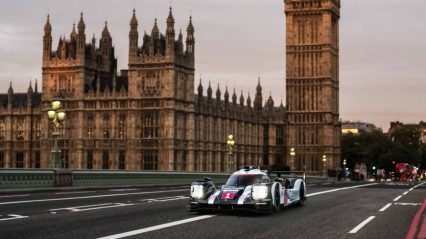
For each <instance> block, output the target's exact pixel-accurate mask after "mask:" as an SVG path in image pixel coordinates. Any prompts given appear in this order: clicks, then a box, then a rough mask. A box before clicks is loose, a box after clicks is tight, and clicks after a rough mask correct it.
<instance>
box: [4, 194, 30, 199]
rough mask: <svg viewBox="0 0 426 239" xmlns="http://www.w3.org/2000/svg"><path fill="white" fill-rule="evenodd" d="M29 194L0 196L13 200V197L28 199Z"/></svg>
mask: <svg viewBox="0 0 426 239" xmlns="http://www.w3.org/2000/svg"><path fill="white" fill-rule="evenodd" d="M28 196H30V195H29V194H20V195H7V196H0V198H13V197H28Z"/></svg>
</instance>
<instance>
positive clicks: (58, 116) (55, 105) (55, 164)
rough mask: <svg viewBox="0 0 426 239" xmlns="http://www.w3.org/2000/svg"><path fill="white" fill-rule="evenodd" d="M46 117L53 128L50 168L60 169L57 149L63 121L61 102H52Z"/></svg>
mask: <svg viewBox="0 0 426 239" xmlns="http://www.w3.org/2000/svg"><path fill="white" fill-rule="evenodd" d="M47 117H48V118H49V121H50V123H52V126H53V133H52V136H53V140H54V146H53V149H52V150H51V151H50V167H51V168H62V164H61V150H60V149H59V148H58V138H59V135H60V133H59V130H60V128H61V126H62V124H63V122H64V120H65V112H64V111H63V110H61V102H60V101H59V100H53V101H52V105H51V108H50V109H49V110H48V111H47Z"/></svg>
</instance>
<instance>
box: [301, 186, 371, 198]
mask: <svg viewBox="0 0 426 239" xmlns="http://www.w3.org/2000/svg"><path fill="white" fill-rule="evenodd" d="M376 184H378V183H369V184H363V185H357V186H351V187H344V188H336V189H331V190H327V191H321V192H316V193H310V194H307V195H306V196H307V197H312V196H316V195H320V194H324V193H331V192H337V191H341V190H347V189H352V188H360V187H368V186H371V185H376Z"/></svg>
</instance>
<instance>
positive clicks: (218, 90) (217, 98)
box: [216, 84, 221, 104]
mask: <svg viewBox="0 0 426 239" xmlns="http://www.w3.org/2000/svg"><path fill="white" fill-rule="evenodd" d="M220 95H221V92H220V87H219V84H217V90H216V101H217V103H218V104H219V103H220Z"/></svg>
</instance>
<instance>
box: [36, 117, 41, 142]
mask: <svg viewBox="0 0 426 239" xmlns="http://www.w3.org/2000/svg"><path fill="white" fill-rule="evenodd" d="M40 135H41V130H40V122H39V121H36V123H35V138H36V139H40Z"/></svg>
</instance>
